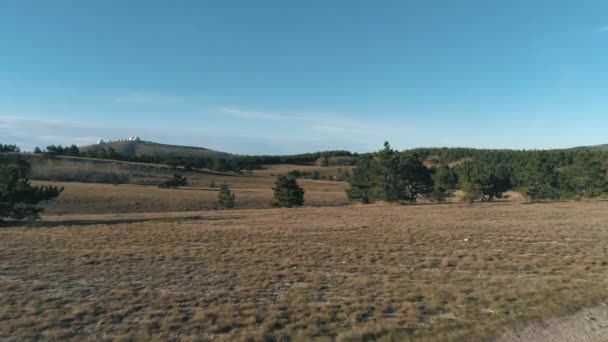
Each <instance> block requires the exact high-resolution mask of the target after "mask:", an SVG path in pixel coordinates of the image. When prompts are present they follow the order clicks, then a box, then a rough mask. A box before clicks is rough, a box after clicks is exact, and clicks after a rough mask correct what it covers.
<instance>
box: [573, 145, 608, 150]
mask: <svg viewBox="0 0 608 342" xmlns="http://www.w3.org/2000/svg"><path fill="white" fill-rule="evenodd" d="M572 149H573V150H608V144H602V145H593V146H578V147H574V148H572Z"/></svg>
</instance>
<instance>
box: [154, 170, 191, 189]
mask: <svg viewBox="0 0 608 342" xmlns="http://www.w3.org/2000/svg"><path fill="white" fill-rule="evenodd" d="M186 185H188V180H187V179H186V178H184V177H182V175H180V174H177V173H174V174H173V178H171V179H169V180H166V181H164V182H162V183H160V184H158V187H159V188H177V187H179V186H186Z"/></svg>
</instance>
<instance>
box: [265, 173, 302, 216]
mask: <svg viewBox="0 0 608 342" xmlns="http://www.w3.org/2000/svg"><path fill="white" fill-rule="evenodd" d="M272 190H273V191H274V199H273V201H272V205H273V206H275V207H288V208H291V207H298V206H301V205H303V204H304V189H302V188H301V187H300V186H299V185H298V182H297V181H296V179H295V178H294V177H290V176H278V177H277V180H276V182H275V186H274V187H273V188H272Z"/></svg>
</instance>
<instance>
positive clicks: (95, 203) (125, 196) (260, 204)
mask: <svg viewBox="0 0 608 342" xmlns="http://www.w3.org/2000/svg"><path fill="white" fill-rule="evenodd" d="M211 181H214V182H216V184H220V183H222V182H226V183H228V184H229V185H230V186H231V188H232V189H233V190H234V193H235V194H236V197H237V208H238V209H244V208H269V207H271V202H272V196H273V192H272V187H273V185H274V181H275V179H274V178H269V177H266V178H263V177H230V176H215V175H199V178H190V182H191V185H189V186H188V187H184V188H179V189H160V188H158V187H157V186H142V185H133V184H121V185H110V184H95V183H76V182H48V181H41V182H32V183H34V184H52V185H56V186H61V187H64V188H65V190H64V192H63V193H62V194H61V196H59V197H58V198H57V199H55V200H53V201H51V202H48V203H46V204H45V205H44V207H45V213H46V214H55V215H69V214H106V213H144V212H172V211H197V210H205V209H213V208H214V206H215V205H216V202H217V196H218V193H217V191H218V189H217V188H210V187H209V183H210V182H211ZM298 183H299V184H300V186H302V187H303V188H304V189H305V190H306V193H305V195H304V198H305V205H306V206H339V205H345V204H348V199H347V197H346V192H345V189H346V187H347V184H346V183H344V182H335V181H321V180H319V181H316V180H309V179H300V180H298Z"/></svg>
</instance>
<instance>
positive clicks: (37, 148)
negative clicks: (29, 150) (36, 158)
mask: <svg viewBox="0 0 608 342" xmlns="http://www.w3.org/2000/svg"><path fill="white" fill-rule="evenodd" d="M34 153H36V154H40V153H42V150H41V149H40V147H38V146H36V148H35V149H34Z"/></svg>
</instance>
